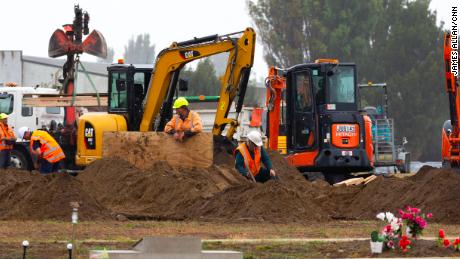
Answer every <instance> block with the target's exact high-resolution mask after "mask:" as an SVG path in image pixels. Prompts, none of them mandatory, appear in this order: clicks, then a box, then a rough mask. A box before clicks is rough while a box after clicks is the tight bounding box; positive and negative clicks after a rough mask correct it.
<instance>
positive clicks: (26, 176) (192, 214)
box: [0, 153, 460, 223]
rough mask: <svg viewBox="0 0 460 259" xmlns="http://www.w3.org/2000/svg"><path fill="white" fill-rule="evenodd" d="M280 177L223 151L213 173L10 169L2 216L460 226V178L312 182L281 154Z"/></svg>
mask: <svg viewBox="0 0 460 259" xmlns="http://www.w3.org/2000/svg"><path fill="white" fill-rule="evenodd" d="M270 156H271V157H272V163H273V165H274V169H275V170H276V171H277V173H278V175H279V177H280V180H279V181H269V182H267V183H265V184H261V183H251V182H249V181H248V180H246V179H245V178H244V177H242V176H241V175H239V174H238V173H237V172H236V171H235V170H234V168H233V156H231V155H228V154H224V153H220V154H218V156H216V157H217V160H218V161H219V163H218V165H213V166H212V167H210V168H208V169H199V168H185V167H184V168H176V167H174V168H173V167H171V166H169V165H168V164H167V163H165V162H157V163H154V164H153V166H152V167H151V168H149V169H147V170H139V169H137V168H136V167H134V166H132V165H131V164H129V163H127V162H124V161H122V160H116V159H103V160H99V161H96V162H94V163H93V164H91V165H90V166H88V167H87V168H86V169H85V170H84V171H83V172H82V173H80V174H79V175H78V176H77V177H72V176H69V175H67V174H55V175H47V176H43V175H39V174H38V173H29V172H23V171H15V170H7V171H2V173H1V174H0V219H38V220H41V219H58V220H69V218H70V212H71V209H70V206H69V203H70V202H72V201H77V202H79V203H81V208H80V218H81V219H82V220H97V219H107V218H115V217H116V216H117V215H124V216H126V217H127V218H129V219H159V220H219V221H238V220H245V221H248V220H254V221H266V222H291V221H298V222H299V221H300V222H302V221H312V220H315V221H323V220H331V219H374V218H375V215H376V214H377V213H378V212H381V211H392V212H394V213H397V210H398V209H400V208H404V207H405V206H406V205H411V206H416V207H419V208H421V209H422V210H423V211H424V212H432V213H433V214H434V218H433V221H438V222H444V223H460V218H458V217H457V215H459V214H460V207H459V206H458V204H459V203H460V197H459V196H458V193H459V192H460V174H459V173H457V172H455V171H451V170H443V169H434V168H431V167H423V168H422V169H421V170H420V171H419V173H418V174H416V175H415V176H412V177H406V178H396V177H389V178H386V177H382V176H379V177H378V178H377V179H376V180H374V181H372V182H370V183H369V184H367V185H361V186H352V187H345V186H342V187H331V186H329V185H328V184H327V183H325V182H323V181H315V182H307V181H306V180H305V179H304V178H303V176H302V175H301V174H299V172H298V171H297V170H296V169H295V168H294V167H292V166H290V165H289V164H288V163H287V162H286V160H285V159H284V158H283V157H282V156H281V155H279V154H277V153H271V154H270Z"/></svg>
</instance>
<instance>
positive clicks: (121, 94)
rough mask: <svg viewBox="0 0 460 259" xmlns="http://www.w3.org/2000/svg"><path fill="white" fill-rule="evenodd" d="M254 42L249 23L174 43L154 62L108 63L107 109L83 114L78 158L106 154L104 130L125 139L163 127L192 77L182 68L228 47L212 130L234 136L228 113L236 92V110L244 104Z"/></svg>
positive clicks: (79, 162) (233, 121)
mask: <svg viewBox="0 0 460 259" xmlns="http://www.w3.org/2000/svg"><path fill="white" fill-rule="evenodd" d="M255 42H256V34H255V32H254V30H253V29H252V28H247V29H246V30H244V31H241V32H236V33H231V34H226V35H211V36H207V37H202V38H194V39H192V40H188V41H184V42H174V43H172V44H171V46H170V47H169V48H166V49H164V50H162V51H161V52H160V53H159V54H158V56H157V58H156V60H155V63H154V65H153V66H152V65H135V64H114V65H111V66H109V67H108V72H109V74H108V75H109V78H108V82H109V83H108V114H107V113H103V114H101V113H99V114H98V113H87V114H84V115H82V116H81V117H80V118H79V119H78V134H77V153H76V157H75V163H76V164H77V165H79V166H85V165H88V164H89V163H91V162H93V161H95V160H97V159H100V158H102V156H103V154H102V148H103V134H104V132H118V133H119V135H118V136H119V137H120V138H122V139H123V136H124V135H123V134H125V133H124V132H129V134H130V136H132V134H133V133H135V132H137V133H139V135H141V134H143V135H145V134H148V132H155V131H162V130H163V128H164V126H165V124H166V122H167V121H168V120H169V119H170V118H171V117H172V104H173V101H174V97H175V96H176V95H177V94H176V93H177V90H178V89H179V90H185V89H186V88H187V87H188V86H187V82H186V81H185V80H182V79H180V71H181V69H182V68H183V67H184V66H185V65H186V64H187V63H189V62H191V61H194V60H198V59H202V58H205V57H209V56H212V55H216V54H219V53H225V52H228V54H229V55H228V62H227V68H226V71H225V74H224V75H223V77H222V78H221V89H220V98H219V101H218V105H217V109H216V117H215V121H214V126H213V130H212V134H213V135H214V137H220V138H226V139H229V140H231V139H232V138H233V134H234V133H235V131H236V128H237V126H238V122H237V118H236V119H235V118H228V114H229V110H230V107H231V105H232V103H233V102H234V100H235V98H237V97H238V98H237V103H236V112H237V113H239V112H240V111H241V109H242V105H243V100H244V95H245V92H246V87H247V84H248V80H249V74H250V72H251V68H252V65H253V62H254V48H255ZM152 68H153V69H152ZM227 125H229V128H228V129H227V132H226V135H225V136H222V133H223V131H224V129H225V128H226V126H227ZM126 135H127V134H126ZM131 139H132V138H131ZM130 144H131V143H130ZM139 144H140V145H142V143H140V142H139V141H136V143H132V145H139ZM106 145H107V143H106ZM127 148H129V146H128V147H127ZM146 152H148V149H146Z"/></svg>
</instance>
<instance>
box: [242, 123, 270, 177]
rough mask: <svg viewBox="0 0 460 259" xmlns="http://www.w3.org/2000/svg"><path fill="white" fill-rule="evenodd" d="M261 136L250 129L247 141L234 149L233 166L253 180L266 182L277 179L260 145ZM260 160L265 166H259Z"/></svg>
mask: <svg viewBox="0 0 460 259" xmlns="http://www.w3.org/2000/svg"><path fill="white" fill-rule="evenodd" d="M262 144H263V141H262V136H261V134H260V133H259V132H258V131H255V130H253V131H250V132H249V133H248V135H247V141H246V142H245V143H241V144H240V145H239V146H238V147H237V148H236V150H235V168H236V169H237V170H238V172H240V174H242V175H243V176H245V177H246V178H248V179H250V180H251V181H253V182H262V183H263V182H266V181H268V180H270V179H274V180H276V179H278V177H277V175H276V173H275V170H273V168H272V162H271V160H270V157H269V156H268V153H267V150H266V149H265V148H264V147H263V146H262ZM261 162H262V163H263V164H264V165H265V167H266V168H263V167H262V166H261Z"/></svg>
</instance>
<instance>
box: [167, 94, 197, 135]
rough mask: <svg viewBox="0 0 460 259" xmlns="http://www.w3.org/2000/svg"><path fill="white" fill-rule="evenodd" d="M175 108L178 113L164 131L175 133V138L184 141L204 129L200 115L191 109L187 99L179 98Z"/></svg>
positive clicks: (175, 102)
mask: <svg viewBox="0 0 460 259" xmlns="http://www.w3.org/2000/svg"><path fill="white" fill-rule="evenodd" d="M173 108H174V109H176V115H174V116H173V117H172V119H171V120H170V121H169V122H168V123H167V124H166V126H165V130H164V131H165V132H166V133H168V134H171V135H174V139H175V140H177V141H183V140H184V139H185V138H189V137H191V136H193V135H195V134H197V133H200V132H201V131H203V125H202V123H201V118H200V115H199V114H198V113H197V112H194V111H191V110H190V109H189V107H188V101H187V99H185V98H184V97H179V98H177V99H176V101H174V105H173Z"/></svg>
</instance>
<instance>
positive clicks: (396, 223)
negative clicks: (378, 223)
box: [390, 218, 400, 231]
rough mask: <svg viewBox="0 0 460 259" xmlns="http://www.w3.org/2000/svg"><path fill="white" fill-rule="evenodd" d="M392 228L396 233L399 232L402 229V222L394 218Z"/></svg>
mask: <svg viewBox="0 0 460 259" xmlns="http://www.w3.org/2000/svg"><path fill="white" fill-rule="evenodd" d="M390 225H391V228H392V229H393V230H394V231H398V230H399V227H400V222H399V219H398V218H393V220H392V221H391V222H390Z"/></svg>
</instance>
